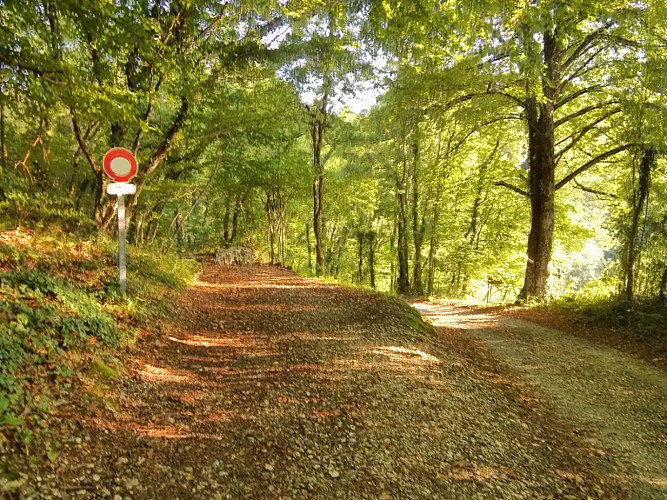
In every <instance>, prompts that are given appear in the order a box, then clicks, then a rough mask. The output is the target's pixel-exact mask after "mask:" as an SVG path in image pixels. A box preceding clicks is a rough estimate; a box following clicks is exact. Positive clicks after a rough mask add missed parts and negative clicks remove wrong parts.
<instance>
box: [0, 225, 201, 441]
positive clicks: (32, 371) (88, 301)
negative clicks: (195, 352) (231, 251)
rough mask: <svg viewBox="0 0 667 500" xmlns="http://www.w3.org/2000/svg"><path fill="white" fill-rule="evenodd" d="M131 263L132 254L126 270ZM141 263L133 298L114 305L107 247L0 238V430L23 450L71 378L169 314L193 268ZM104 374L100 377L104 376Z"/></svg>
mask: <svg viewBox="0 0 667 500" xmlns="http://www.w3.org/2000/svg"><path fill="white" fill-rule="evenodd" d="M133 257H134V255H133V249H130V261H131V262H132V259H133ZM159 257H160V258H159V259H158V258H157V257H155V256H153V257H152V256H151V254H149V253H147V252H145V253H139V255H137V257H136V258H135V259H134V260H135V262H134V263H133V265H132V266H131V267H130V281H131V282H134V283H136V285H135V286H133V287H132V288H130V290H129V292H130V294H129V297H128V298H127V299H123V298H121V297H120V296H119V295H118V292H117V284H116V283H115V280H116V269H115V266H114V258H113V256H112V245H110V244H107V245H106V246H105V247H100V246H99V245H97V244H96V243H93V242H91V241H83V240H79V239H77V238H76V237H74V236H68V235H66V234H63V233H60V234H55V235H54V234H53V233H51V234H50V235H48V236H42V235H39V234H38V233H35V232H33V231H28V232H26V231H25V230H23V229H18V228H16V229H14V230H11V231H4V232H2V233H0V269H1V271H0V298H1V300H0V410H1V411H0V428H1V429H2V430H3V432H4V433H5V434H6V435H7V436H14V437H16V438H20V439H21V440H22V441H23V442H24V444H26V445H28V444H29V443H30V442H31V441H32V440H33V439H34V437H35V436H37V437H39V436H40V433H41V430H40V429H42V428H43V427H44V425H45V421H46V419H47V418H48V417H47V415H48V411H49V410H50V409H51V408H52V407H53V405H54V404H57V401H58V400H59V399H60V398H61V396H62V394H61V393H62V391H63V389H65V388H66V387H67V386H68V384H69V383H70V378H71V375H72V374H74V373H76V372H77V371H78V370H80V367H81V365H82V364H83V363H85V362H86V360H87V359H88V358H90V357H92V358H93V361H92V363H93V366H94V367H97V368H100V372H102V373H104V374H105V375H108V374H109V373H110V372H111V371H113V369H111V368H109V367H108V366H106V365H105V364H104V362H103V361H102V359H101V358H100V356H103V355H104V353H112V352H114V351H115V350H117V349H118V348H120V347H122V346H124V345H126V344H128V343H130V342H132V341H133V340H134V339H135V338H136V336H137V334H138V328H139V327H146V326H147V325H150V324H152V323H154V321H155V320H156V319H157V318H158V317H159V316H160V315H162V314H164V313H166V312H167V311H168V310H169V307H170V303H171V299H172V298H173V297H175V295H176V293H177V292H178V291H180V290H182V289H183V288H184V286H185V284H186V283H187V281H188V280H189V279H191V277H192V274H193V271H194V266H193V264H192V263H189V262H182V261H180V260H179V259H178V258H177V257H175V256H172V255H160V256H159ZM103 366H104V367H106V368H108V369H105V370H101V367H103Z"/></svg>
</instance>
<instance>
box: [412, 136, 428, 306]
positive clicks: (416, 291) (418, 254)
mask: <svg viewBox="0 0 667 500" xmlns="http://www.w3.org/2000/svg"><path fill="white" fill-rule="evenodd" d="M414 134H415V138H414V142H413V144H412V154H413V158H412V176H411V177H412V179H411V184H412V239H413V243H414V251H415V253H414V263H413V273H412V293H413V295H416V296H418V297H420V296H422V295H424V286H423V285H422V242H423V240H424V230H425V223H424V219H423V218H422V220H421V223H420V220H419V129H418V128H417V126H415V131H414Z"/></svg>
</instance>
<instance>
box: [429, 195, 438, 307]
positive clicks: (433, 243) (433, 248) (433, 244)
mask: <svg viewBox="0 0 667 500" xmlns="http://www.w3.org/2000/svg"><path fill="white" fill-rule="evenodd" d="M439 218H440V210H439V209H438V207H435V208H434V209H433V226H432V227H431V240H430V242H429V249H428V279H427V282H426V294H427V295H428V296H429V297H430V296H432V295H433V283H434V281H435V254H436V252H437V250H438V239H437V230H438V221H439Z"/></svg>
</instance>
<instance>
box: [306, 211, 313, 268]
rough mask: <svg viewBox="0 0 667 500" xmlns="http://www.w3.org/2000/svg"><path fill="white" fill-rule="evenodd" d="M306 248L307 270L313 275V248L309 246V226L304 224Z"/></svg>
mask: <svg viewBox="0 0 667 500" xmlns="http://www.w3.org/2000/svg"><path fill="white" fill-rule="evenodd" d="M306 248H307V249H308V270H309V271H310V274H313V248H312V246H311V244H310V224H309V223H307V222H306Z"/></svg>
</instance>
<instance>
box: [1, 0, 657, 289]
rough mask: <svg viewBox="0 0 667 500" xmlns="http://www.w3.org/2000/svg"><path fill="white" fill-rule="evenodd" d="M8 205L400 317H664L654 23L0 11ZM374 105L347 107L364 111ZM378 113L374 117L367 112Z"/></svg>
mask: <svg viewBox="0 0 667 500" xmlns="http://www.w3.org/2000/svg"><path fill="white" fill-rule="evenodd" d="M0 18H1V19H2V22H1V23H0V152H1V158H0V159H1V162H0V170H1V171H0V174H2V177H3V183H2V186H0V204H2V206H3V209H4V210H5V212H6V213H7V214H9V216H10V217H13V218H14V219H20V220H21V221H22V223H25V224H30V223H45V222H48V221H49V220H51V219H54V218H55V217H56V216H57V217H58V220H61V221H63V220H64V221H67V224H68V225H70V226H71V230H72V231H97V232H99V233H101V234H111V233H113V232H114V231H115V229H114V224H113V221H114V217H115V200H114V199H113V198H112V197H109V196H108V195H107V194H106V189H105V188H106V185H107V183H108V182H109V179H107V177H106V176H105V174H104V171H103V169H102V166H101V160H102V156H103V155H104V153H105V152H106V151H107V150H108V149H109V148H111V147H115V146H121V147H124V148H127V149H129V150H130V151H132V152H133V153H134V154H135V156H136V157H137V159H138V160H139V165H140V166H139V173H138V175H137V177H136V179H135V183H136V185H137V192H136V195H134V196H131V197H130V199H129V201H128V216H129V219H130V238H131V241H132V242H133V243H134V244H135V245H140V246H148V245H156V246H159V247H160V248H176V249H179V250H181V251H184V252H206V251H214V250H215V249H216V248H219V247H225V246H251V247H252V248H253V249H254V251H255V253H256V254H257V255H258V257H260V258H261V259H263V260H264V261H266V262H270V263H273V264H280V265H284V266H289V267H292V268H293V269H295V270H297V271H298V272H300V273H305V274H310V273H312V274H317V275H329V276H333V277H335V278H338V279H341V280H345V281H349V282H354V283H357V284H359V285H363V286H370V287H373V288H379V289H382V290H386V291H394V292H397V293H400V294H404V295H445V296H450V297H465V296H474V297H476V298H478V299H483V298H485V297H486V299H487V300H491V299H493V300H501V299H504V300H510V299H513V298H516V297H517V296H518V297H519V298H521V299H530V298H538V299H542V298H546V297H548V296H557V295H562V294H564V293H573V292H583V293H591V294H601V295H614V296H617V297H620V298H622V299H623V300H628V301H633V300H636V299H637V298H638V297H639V298H646V297H656V298H660V297H661V298H662V299H663V300H664V298H665V296H666V295H667V210H666V209H665V206H667V203H666V201H667V163H666V162H665V158H664V153H665V151H666V149H667V143H665V137H666V136H667V134H666V133H665V132H666V131H665V123H666V119H667V114H666V109H667V100H666V99H667V98H666V96H665V89H666V88H667V85H666V81H665V76H664V75H665V70H667V21H665V19H667V3H666V2H664V1H662V0H653V1H651V2H634V1H629V0H614V1H610V2H605V3H603V2H594V1H589V0H575V1H564V0H536V1H531V2H526V1H503V2H500V1H497V0H482V1H479V0H475V1H474V2H473V1H463V2H450V3H443V2H437V1H434V0H418V1H413V2H403V1H399V0H383V1H382V2H379V1H375V0H359V1H352V0H348V1H342V0H335V1H330V2H314V1H310V0H295V1H289V0H288V1H277V0H267V1H261V2H245V1H241V0H239V1H231V2H219V1H213V0H176V1H167V0H140V1H135V2H124V1H117V0H105V1H102V2H89V1H79V2H71V1H60V0H59V1H57V2H56V1H52V0H28V1H22V2H18V1H15V0H0ZM363 87H365V88H367V89H368V88H373V89H375V93H376V95H379V97H378V99H377V101H376V102H374V103H369V104H368V105H367V106H366V107H365V108H364V109H350V107H348V106H347V105H346V104H345V103H346V102H353V99H352V98H353V96H354V95H355V93H356V94H358V93H359V91H360V89H361V88H363ZM371 104H372V106H371Z"/></svg>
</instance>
